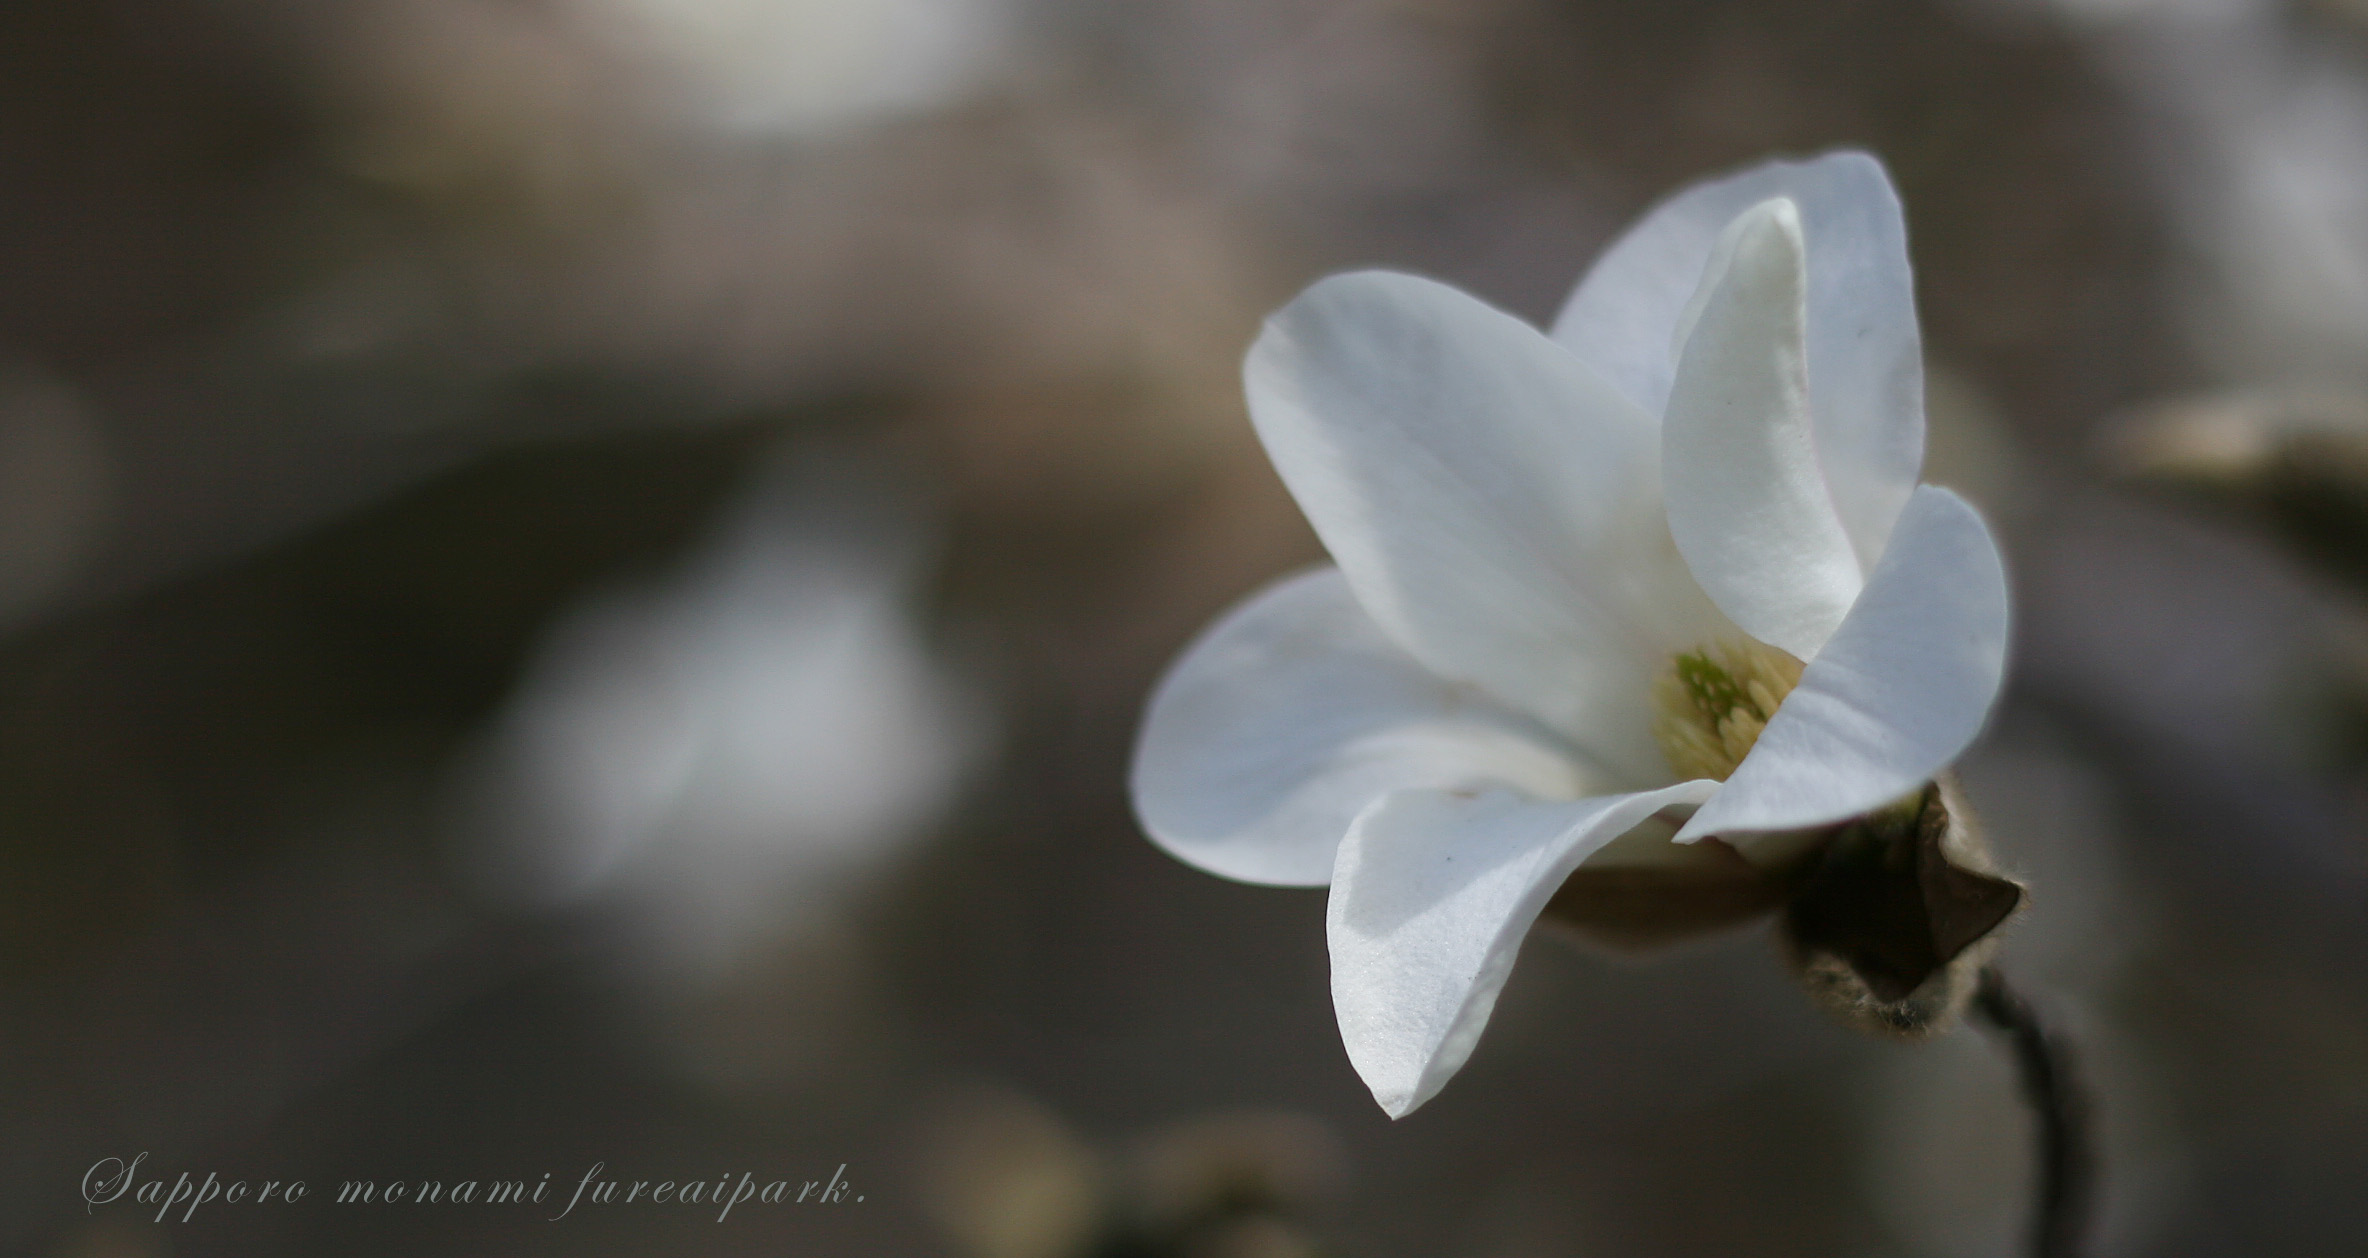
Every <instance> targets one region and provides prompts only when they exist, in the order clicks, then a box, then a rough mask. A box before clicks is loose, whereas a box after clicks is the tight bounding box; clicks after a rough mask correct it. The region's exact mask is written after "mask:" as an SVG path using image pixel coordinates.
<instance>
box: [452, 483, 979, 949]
mask: <svg viewBox="0 0 2368 1258" xmlns="http://www.w3.org/2000/svg"><path fill="white" fill-rule="evenodd" d="M872 481H873V478H872V477H870V476H868V475H867V474H866V469H865V468H864V467H863V466H861V465H860V464H858V465H853V466H842V465H841V461H840V460H835V459H825V460H813V459H808V460H805V461H803V462H799V463H793V464H791V465H790V466H789V467H788V468H786V469H784V470H777V472H776V473H775V474H774V475H772V476H770V477H768V478H767V479H766V480H765V481H764V483H762V484H760V485H759V486H757V488H756V490H755V491H754V492H753V493H752V494H750V495H749V496H748V497H747V498H746V499H745V500H744V501H742V502H741V503H739V504H738V506H737V508H736V509H735V510H734V511H733V513H732V518H731V519H730V520H729V522H728V523H727V525H726V526H725V527H724V528H723V529H722V530H721V532H720V534H719V535H718V536H717V537H715V538H714V539H713V541H712V542H711V543H709V544H708V545H707V546H706V547H705V548H704V549H703V550H701V551H700V552H698V553H697V554H695V555H694V556H692V557H691V559H690V560H689V561H688V562H687V563H686V564H685V565H684V566H683V568H682V569H681V570H680V571H678V572H676V573H675V574H673V575H672V576H671V577H669V578H667V579H665V580H663V581H661V582H659V583H657V584H655V585H654V586H650V587H648V588H643V589H637V590H629V591H620V592H615V593H611V594H608V595H606V596H604V597H601V598H598V599H596V600H594V601H592V602H590V603H588V604H587V605H585V606H583V607H581V608H579V609H578V610H577V611H576V612H574V613H573V614H571V615H570V616H568V617H567V618H566V619H565V620H564V621H563V622H562V623H561V624H559V625H558V626H557V628H556V629H554V630H553V631H552V633H551V634H550V636H549V639H548V640H547V641H546V642H545V643H544V645H543V647H542V649H541V652H540V655H539V656H538V658H537V659H536V661H535V662H534V664H533V666H532V668H531V670H530V672H529V674H528V676H527V678H526V680H525V682H524V683H523V684H522V685H521V687H520V689H519V691H518V694H517V697H516V698H515V699H514V700H513V701H512V703H511V705H510V707H509V709H508V710H507V711H506V712H505V713H504V714H503V715H502V717H501V719H500V722H499V724H498V728H497V729H496V731H495V734H494V737H493V740H492V744H491V746H490V747H489V748H488V749H487V752H486V755H485V758H484V761H483V762H482V764H481V765H480V766H479V776H478V779H477V782H476V789H477V790H478V792H480V793H479V794H478V796H477V798H479V799H480V800H482V801H484V804H485V806H486V807H488V808H489V809H490V810H491V812H492V815H493V818H494V821H493V825H492V834H491V835H490V836H489V838H488V847H487V849H486V850H485V851H484V852H483V853H481V857H482V863H481V869H482V872H483V873H484V874H485V875H486V876H487V879H488V880H489V881H490V882H492V883H493V884H494V885H496V886H498V887H500V888H502V889H504V890H505V891H506V892H508V893H509V894H511V895H513V896H517V897H519V898H522V899H524V900H527V901H529V902H534V903H542V904H565V903H570V902H581V901H587V900H604V901H612V902H618V903H621V904H622V905H623V906H624V907H625V908H627V909H628V910H629V912H630V915H631V916H632V918H633V919H634V920H635V921H636V923H637V924H638V927H639V928H640V929H642V930H644V931H646V932H647V933H648V934H649V936H650V942H652V943H653V944H655V945H656V946H657V948H658V949H659V950H660V953H661V954H662V957H661V959H663V960H666V961H670V962H674V963H678V964H682V965H685V966H687V967H689V968H691V969H692V970H694V971H714V970H717V969H720V968H722V967H724V966H726V965H728V964H730V963H731V962H732V961H733V960H734V959H735V958H736V957H737V956H738V955H739V954H740V953H742V952H743V951H744V950H746V949H748V948H750V947H752V946H755V945H759V944H763V943H766V942H769V941H771V940H772V939H774V938H776V937H777V936H779V935H781V934H783V933H784V932H787V931H789V930H792V929H794V928H797V927H799V926H801V925H811V922H812V919H816V918H821V919H824V920H827V919H828V918H829V916H830V914H831V913H832V912H833V908H834V901H835V900H836V899H837V898H838V897H839V896H841V895H842V894H844V893H846V892H847V891H849V890H850V889H851V888H853V887H855V886H857V885H859V883H860V880H861V879H862V877H863V876H864V875H866V874H868V873H870V872H871V871H873V870H875V869H877V868H878V867H879V866H880V865H881V864H882V863H883V862H885V861H887V860H889V859H892V858H893V857H895V856H896V855H897V854H898V853H899V852H901V851H902V850H903V848H904V846H905V845H906V844H907V843H908V841H910V840H913V839H915V838H916V837H919V836H921V835H923V834H925V833H926V832H927V831H928V829H929V828H930V827H931V826H933V825H934V824H936V823H937V822H938V821H939V820H941V819H942V816H943V813H944V810H945V809H946V807H947V806H948V804H949V803H950V802H951V801H952V799H953V797H954V793H955V791H956V790H957V788H958V787H959V785H960V783H961V781H962V778H963V774H964V771H965V770H966V769H967V768H968V767H969V766H970V765H971V764H973V763H974V762H975V761H976V759H977V757H978V755H979V753H980V752H981V750H982V749H983V747H984V744H985V737H986V715H985V710H984V707H983V705H982V702H981V700H980V698H979V696H978V695H977V693H976V692H975V691H974V690H973V689H972V688H971V687H970V686H969V685H968V684H967V683H966V682H965V681H964V680H963V679H962V678H961V677H960V676H958V675H957V673H956V672H955V671H954V670H953V669H952V667H951V666H950V665H949V664H947V663H946V662H945V661H944V660H943V659H942V658H940V656H939V655H938V654H937V653H936V652H934V651H933V650H932V649H931V646H930V644H929V642H928V641H927V639H926V638H925V636H924V633H923V630H922V626H921V625H920V624H919V623H918V622H917V621H916V620H915V618H914V613H913V607H912V598H913V591H914V586H915V584H916V579H917V578H918V577H919V576H920V575H921V572H922V567H923V563H924V560H925V558H926V555H925V547H924V538H923V535H922V532H921V530H920V528H919V526H918V525H917V524H916V523H915V522H914V521H913V520H912V519H910V518H908V517H905V516H902V515H899V514H897V513H896V512H895V509H894V508H893V507H890V506H885V505H883V504H885V503H891V502H893V501H894V500H895V496H894V495H893V493H890V492H887V487H885V486H881V485H877V484H874V483H872Z"/></svg>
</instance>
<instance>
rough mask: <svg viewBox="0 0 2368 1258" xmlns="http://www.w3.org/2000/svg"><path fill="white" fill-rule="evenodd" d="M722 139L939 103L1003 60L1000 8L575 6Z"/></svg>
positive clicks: (815, 1) (745, 1)
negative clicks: (638, 56) (647, 65)
mask: <svg viewBox="0 0 2368 1258" xmlns="http://www.w3.org/2000/svg"><path fill="white" fill-rule="evenodd" d="M579 2H580V3H581V4H583V5H584V6H585V7H586V9H587V11H588V12H589V14H590V16H591V17H592V18H593V19H594V20H595V21H596V22H598V23H599V24H600V25H601V26H602V27H603V29H604V30H605V31H606V32H607V33H608V34H609V35H610V36H611V37H613V38H615V39H617V40H619V41H623V42H629V43H631V44H632V45H634V46H635V50H636V51H638V52H641V53H643V54H644V55H647V56H650V57H652V58H653V59H655V60H656V61H657V62H659V63H660V64H661V65H662V66H664V67H665V68H668V69H671V70H672V71H673V72H674V76H675V78H676V80H677V82H678V83H679V85H680V87H681V90H682V91H683V92H684V94H685V95H686V96H687V97H688V98H689V99H688V103H689V104H690V106H691V108H693V109H694V110H696V111H698V112H700V113H703V114H704V115H705V116H706V119H707V120H708V121H710V122H712V123H714V124H715V125H717V126H720V127H722V128H724V129H727V130H733V131H744V132H759V133H771V134H787V135H814V134H822V133H826V132H829V131H832V130H836V129H839V128H843V127H847V126H850V125H853V124H856V123H861V122H865V121H869V120H872V119H874V118H878V117H884V116H892V115H895V114H900V113H909V112H913V111H917V110H922V109H927V108H929V107H932V106H937V105H942V104H946V103H948V102H950V101H953V100H955V99H957V98H959V97H960V96H961V95H963V94H964V93H966V92H969V91H971V90H972V89H974V88H976V87H978V86H979V85H980V84H981V83H983V82H984V81H986V80H987V79H988V78H989V77H990V76H991V75H992V74H993V72H994V71H995V70H996V69H997V68H998V67H999V66H1001V65H1002V64H1004V62H1005V60H1006V58H1007V57H1008V56H1009V55H1010V52H1011V50H1012V39H1011V35H1010V32H1009V30H1008V28H1009V26H1010V19H1011V15H1010V13H1009V8H1010V5H1009V3H1008V0H579Z"/></svg>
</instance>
